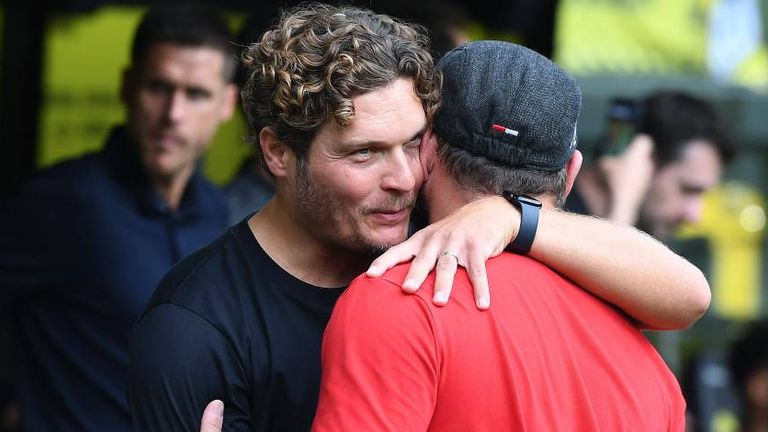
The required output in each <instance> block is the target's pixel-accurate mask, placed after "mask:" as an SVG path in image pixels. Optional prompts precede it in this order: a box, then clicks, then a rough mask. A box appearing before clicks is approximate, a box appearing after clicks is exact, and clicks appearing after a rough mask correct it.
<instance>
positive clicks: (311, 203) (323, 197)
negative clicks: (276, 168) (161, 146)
mask: <svg viewBox="0 0 768 432" xmlns="http://www.w3.org/2000/svg"><path fill="white" fill-rule="evenodd" d="M297 168H298V169H297V175H296V198H297V200H298V203H299V208H300V209H301V211H302V213H303V214H304V216H305V221H304V223H306V224H307V226H313V227H324V228H325V229H330V230H334V231H335V232H342V231H343V230H342V226H343V225H344V224H345V221H344V220H343V219H342V217H341V216H339V215H338V214H337V213H336V211H335V210H336V209H339V208H341V205H340V204H339V201H338V199H336V197H335V196H334V195H333V194H332V193H330V192H329V191H328V190H327V189H325V188H323V187H321V186H318V185H317V184H315V183H314V182H312V181H311V180H310V178H309V166H308V164H307V162H306V161H300V162H299V163H298V167H297ZM411 195H412V194H410V195H409V194H402V195H392V196H391V197H390V200H389V201H387V202H386V203H383V204H384V206H387V207H388V208H393V207H395V208H401V207H409V208H413V204H414V201H415V197H413V196H411ZM371 210H373V209H368V208H363V209H362V210H361V211H360V213H361V214H360V215H359V216H360V217H361V218H362V217H364V216H365V215H366V214H367V213H369V212H370V211H371ZM350 228H351V229H352V232H351V234H349V235H346V236H335V237H334V236H329V237H330V240H331V241H332V242H333V243H335V246H336V247H339V248H341V249H344V250H347V251H349V252H353V253H356V254H360V255H362V256H364V257H365V258H366V259H368V260H369V261H372V260H373V259H374V258H376V257H377V256H379V255H381V254H382V253H384V252H385V251H386V250H387V249H389V248H390V247H392V246H394V245H396V244H399V243H400V242H402V241H403V240H405V238H403V239H399V240H397V241H394V242H381V241H375V240H373V239H370V238H367V237H366V236H365V235H364V234H363V233H362V232H361V231H360V229H359V227H358V226H357V225H356V224H351V226H350Z"/></svg>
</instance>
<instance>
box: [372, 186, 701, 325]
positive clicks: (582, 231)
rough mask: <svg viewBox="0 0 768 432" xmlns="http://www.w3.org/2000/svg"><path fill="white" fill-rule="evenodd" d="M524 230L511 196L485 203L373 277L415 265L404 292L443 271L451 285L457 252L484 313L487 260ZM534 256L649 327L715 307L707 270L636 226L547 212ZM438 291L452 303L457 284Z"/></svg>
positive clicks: (425, 236) (395, 256)
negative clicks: (449, 295)
mask: <svg viewBox="0 0 768 432" xmlns="http://www.w3.org/2000/svg"><path fill="white" fill-rule="evenodd" d="M519 225H520V214H519V212H518V210H517V209H515V208H514V207H513V206H512V205H510V204H509V203H508V202H507V201H506V200H505V199H504V198H501V197H490V198H484V199H481V200H479V201H475V202H473V203H470V204H468V205H465V206H464V207H462V208H461V209H459V210H458V211H457V212H455V213H454V214H453V215H451V216H449V217H448V218H446V219H443V220H442V221H440V222H437V223H435V224H433V225H430V226H429V227H427V228H425V229H424V230H422V231H420V232H419V233H417V234H416V235H414V236H413V237H411V238H410V239H408V240H407V241H406V242H404V243H402V244H400V245H398V246H395V247H393V248H391V249H390V250H389V251H387V252H386V253H385V254H384V255H382V256H381V257H379V258H377V259H376V260H375V261H374V262H373V263H372V266H371V270H369V271H368V274H369V275H370V276H377V275H380V274H382V273H383V272H384V270H386V269H388V268H390V267H392V266H394V265H395V264H397V263H400V262H405V261H408V260H410V259H413V263H412V264H411V270H410V271H409V273H408V276H407V277H406V282H405V283H404V285H403V289H404V290H406V291H415V289H418V286H420V285H421V283H422V282H423V281H424V279H426V276H427V274H428V273H429V271H430V270H432V268H434V267H435V266H436V265H437V270H438V275H439V274H440V272H442V273H444V275H443V276H438V278H437V280H438V282H439V281H440V280H443V281H451V280H452V277H453V273H452V272H455V265H454V266H451V264H452V260H453V258H452V257H450V256H445V255H442V252H444V251H452V252H456V253H457V254H458V261H459V264H460V265H462V266H464V267H466V268H467V270H468V272H469V274H470V278H471V280H472V283H473V286H474V289H475V296H476V298H477V299H478V302H477V303H478V307H480V308H484V307H483V306H484V305H485V304H484V303H483V302H481V301H480V300H479V299H480V298H482V297H484V296H485V297H486V298H487V299H490V294H489V292H488V286H487V284H488V282H487V278H486V274H485V265H484V263H485V260H486V259H488V258H489V257H491V256H495V255H498V254H499V253H501V251H502V250H503V248H504V246H505V245H506V244H508V243H509V242H510V241H511V239H513V238H514V236H515V235H516V234H517V229H518V227H519ZM530 255H531V256H532V257H533V258H535V259H537V260H540V261H542V262H543V263H545V264H547V265H548V266H550V267H552V268H553V269H555V270H557V271H558V272H560V273H561V274H563V275H565V276H566V277H568V278H569V279H571V280H573V281H574V282H576V283H577V284H579V285H580V286H582V287H583V288H584V289H586V290H588V291H590V292H592V293H593V294H595V295H597V296H598V297H601V298H603V299H604V300H606V301H608V302H610V303H613V304H615V305H616V306H618V307H619V308H621V309H622V310H624V312H626V313H627V314H628V315H630V316H631V317H632V318H634V319H635V320H637V321H638V322H639V323H640V324H641V325H642V326H644V327H647V328H653V329H680V328H685V327H688V326H690V325H691V324H693V322H695V321H696V320H697V319H698V318H699V317H701V315H702V314H704V312H706V310H707V308H708V307H709V302H710V291H709V284H708V283H707V280H706V278H704V275H703V274H702V273H701V271H700V270H699V269H698V268H696V267H695V266H694V265H693V264H691V263H689V262H688V261H687V260H685V259H684V258H682V257H680V256H679V255H677V254H675V253H673V252H672V251H671V250H669V249H668V248H667V247H666V246H664V245H663V244H661V243H660V242H658V241H656V240H654V239H653V238H651V237H650V236H648V235H646V234H644V233H642V232H640V231H638V230H637V229H635V228H631V227H627V226H621V225H617V224H614V223H611V222H608V221H605V220H601V219H597V218H594V217H588V216H580V215H575V214H571V213H565V212H562V211H559V210H552V209H549V210H548V209H543V210H542V213H541V217H540V220H539V228H538V231H537V234H536V239H535V241H534V243H533V248H532V249H531V253H530ZM414 257H415V258H414ZM446 274H448V275H449V276H446ZM435 291H436V292H435V298H436V300H435V303H438V304H441V303H445V301H447V293H448V292H449V291H450V282H447V283H443V284H441V285H440V286H437V284H436V287H435ZM441 292H442V293H443V294H442V295H441V294H440V293H441Z"/></svg>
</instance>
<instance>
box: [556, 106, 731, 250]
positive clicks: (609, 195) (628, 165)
mask: <svg viewBox="0 0 768 432" xmlns="http://www.w3.org/2000/svg"><path fill="white" fill-rule="evenodd" d="M611 110H612V112H611V121H612V122H613V124H612V125H611V127H612V128H613V130H612V131H611V132H610V133H608V134H607V136H606V138H605V141H604V142H603V143H601V146H599V147H598V151H597V153H596V155H595V159H596V160H595V163H594V164H593V165H592V167H590V168H588V169H585V170H583V171H582V173H581V174H580V175H579V177H578V179H577V180H576V186H575V188H574V193H572V194H571V196H570V197H569V199H568V201H567V202H566V209H567V210H570V211H574V212H577V213H582V214H593V215H596V216H600V217H605V218H608V219H611V220H613V221H615V222H618V223H622V224H627V225H637V227H638V228H640V229H642V230H643V231H646V232H648V233H649V234H651V235H653V236H655V237H656V238H658V239H661V240H665V239H668V238H669V237H670V236H671V235H672V233H673V232H674V231H675V229H677V228H678V227H679V226H680V225H681V224H682V223H685V222H696V221H698V220H699V219H700V217H701V211H702V207H701V206H702V196H703V194H704V192H706V191H708V190H709V189H711V188H713V187H715V186H717V184H718V183H719V182H720V177H721V175H722V171H723V166H724V165H725V164H726V163H727V162H728V161H729V160H730V158H731V156H732V148H731V144H730V142H729V140H728V138H727V136H726V133H725V130H724V128H723V126H722V124H721V120H720V119H719V118H718V116H717V113H716V112H715V110H714V109H713V108H712V107H711V106H710V105H709V104H707V103H706V102H704V101H703V100H700V99H698V98H695V97H693V96H690V95H687V94H685V93H681V92H674V91H660V92H657V93H654V94H652V95H651V96H649V97H648V98H646V99H645V100H643V101H642V102H641V103H639V104H637V103H632V102H628V101H615V102H614V104H613V105H612V106H611ZM614 111H615V112H614ZM616 123H623V124H619V125H616Z"/></svg>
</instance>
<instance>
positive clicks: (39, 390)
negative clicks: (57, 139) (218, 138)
mask: <svg viewBox="0 0 768 432" xmlns="http://www.w3.org/2000/svg"><path fill="white" fill-rule="evenodd" d="M234 68H235V65H234V56H233V55H232V53H231V46H230V35H229V32H228V29H227V26H226V25H225V23H224V21H223V20H222V19H221V17H220V16H219V14H218V13H216V11H215V10H212V9H209V8H204V7H189V6H188V7H162V8H156V9H153V10H150V11H149V12H148V13H147V14H146V15H145V17H144V19H143V21H142V22H141V24H140V25H139V27H138V29H137V31H136V34H135V38H134V41H133V47H132V54H131V66H130V67H129V68H128V69H126V70H125V72H124V75H123V82H122V89H121V98H122V100H123V102H124V103H125V106H126V114H127V115H126V122H125V124H124V125H123V126H118V127H116V128H114V129H113V130H112V132H111V134H110V136H109V138H108V139H107V142H106V144H105V147H104V150H102V151H101V152H98V153H94V154H89V155H86V156H83V157H81V158H79V159H76V160H72V161H68V162H65V163H62V164H60V165H57V166H54V167H52V168H50V169H48V170H46V171H44V172H42V173H40V174H39V175H38V176H36V177H35V178H33V179H32V180H31V181H30V182H29V183H28V184H27V185H26V186H25V187H24V188H23V189H22V191H21V192H20V193H19V194H18V195H17V196H16V197H15V198H14V199H13V200H12V201H11V202H10V203H9V205H8V208H7V210H6V211H5V212H4V213H3V214H2V216H1V217H2V219H1V220H0V221H1V223H0V286H1V287H2V293H3V295H4V297H5V300H7V301H9V302H12V312H11V318H12V326H13V330H14V335H15V345H14V346H13V348H14V354H15V355H16V364H15V369H16V375H17V377H18V382H19V384H20V385H19V389H18V392H19V397H20V402H21V414H22V427H23V428H24V429H25V430H33V431H49V430H50V431H54V430H55V431H63V430H77V431H128V430H131V429H132V428H131V422H130V415H129V411H128V403H127V397H126V392H127V384H126V371H125V368H126V362H127V348H128V347H127V345H128V336H129V332H130V329H131V328H132V326H133V323H134V321H135V320H136V319H137V318H138V316H139V315H140V313H141V311H142V310H143V309H144V307H145V305H146V303H147V301H148V300H149V297H150V295H151V293H152V292H153V290H154V288H155V286H156V285H157V283H158V281H159V280H160V278H161V276H162V275H163V274H164V273H165V272H166V271H167V270H168V269H169V268H170V267H171V265H172V264H173V263H175V262H176V261H177V260H179V259H180V258H181V257H183V256H184V255H186V254H188V253H190V252H192V251H193V250H195V249H197V248H198V247H200V246H202V245H203V244H205V243H207V242H208V241H210V240H211V239H213V238H215V237H216V236H217V235H218V234H219V233H220V232H221V231H223V230H224V229H225V228H226V224H227V211H226V206H225V203H224V200H223V197H222V196H221V195H220V192H218V191H217V190H216V188H215V187H214V186H213V185H211V184H210V183H209V182H208V181H206V180H205V179H204V178H203V177H202V176H201V175H200V174H199V173H198V163H199V159H200V157H201V155H202V154H203V152H204V151H205V150H206V149H207V147H208V145H209V144H210V142H211V139H212V138H213V135H214V133H215V132H216V130H217V128H218V126H219V124H220V123H221V122H222V121H225V120H227V119H228V118H229V117H230V116H231V114H232V111H233V107H234V102H235V99H236V89H235V86H234V85H233V84H231V79H232V76H233V73H234Z"/></svg>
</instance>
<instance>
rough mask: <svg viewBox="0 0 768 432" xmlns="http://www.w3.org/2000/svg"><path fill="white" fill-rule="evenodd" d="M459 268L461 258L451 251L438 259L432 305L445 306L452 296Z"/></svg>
mask: <svg viewBox="0 0 768 432" xmlns="http://www.w3.org/2000/svg"><path fill="white" fill-rule="evenodd" d="M458 267H459V257H458V256H457V255H456V254H455V253H454V252H451V251H449V250H446V251H444V252H443V253H442V254H441V255H440V257H439V258H438V259H437V266H436V268H435V293H434V296H433V297H432V303H434V304H436V305H438V306H445V304H446V303H448V298H449V297H450V296H451V288H453V278H454V276H455V275H456V270H457V269H458Z"/></svg>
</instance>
